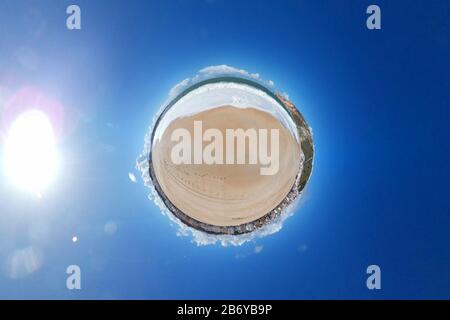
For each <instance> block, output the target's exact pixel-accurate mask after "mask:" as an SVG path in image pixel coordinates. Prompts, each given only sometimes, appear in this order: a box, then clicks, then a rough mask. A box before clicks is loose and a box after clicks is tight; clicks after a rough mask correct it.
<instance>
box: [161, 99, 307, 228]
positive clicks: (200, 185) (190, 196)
mask: <svg viewBox="0 0 450 320" xmlns="http://www.w3.org/2000/svg"><path fill="white" fill-rule="evenodd" d="M194 121H202V123H203V129H204V130H207V129H209V128H216V129H219V130H220V131H221V132H222V133H223V135H224V136H225V130H226V129H237V128H242V129H244V130H247V129H250V128H255V129H268V130H269V131H270V129H278V130H279V170H278V172H277V173H276V174H274V175H261V174H260V167H261V166H262V165H261V164H259V163H258V164H247V163H246V164H211V165H209V164H179V165H175V164H174V163H173V161H172V160H171V151H172V148H173V147H174V145H176V144H177V142H174V141H171V134H172V132H173V131H174V130H175V129H177V128H185V129H187V130H189V132H191V133H192V136H193V130H194V129H193V128H194ZM203 143H204V145H205V146H206V145H207V144H208V142H203ZM223 152H224V154H225V149H224V150H223ZM300 154H301V151H300V146H299V144H298V143H297V141H296V140H295V138H294V137H293V136H292V135H291V133H290V132H289V131H288V130H287V129H286V128H285V127H284V126H283V125H282V124H281V123H280V122H279V121H278V120H277V119H276V118H275V117H274V116H272V115H271V114H269V113H267V112H264V111H260V110H258V109H255V108H245V109H243V108H236V107H232V106H220V107H216V108H213V109H209V110H206V111H202V112H199V113H197V114H194V115H191V116H187V117H182V118H178V119H175V120H174V121H172V122H171V123H170V124H169V125H168V127H167V128H166V129H165V131H164V133H163V134H162V136H161V139H160V140H159V141H157V142H156V143H155V145H154V146H153V150H152V162H153V165H154V171H155V175H156V177H157V179H158V182H159V184H160V186H161V188H162V190H163V191H164V193H165V195H166V196H167V197H168V199H169V200H170V201H171V202H172V203H173V204H174V205H175V206H176V207H177V208H178V209H180V210H181V211H183V212H184V213H185V214H187V215H189V216H191V217H192V218H194V219H196V220H198V221H200V222H203V223H207V224H211V225H216V226H236V225H240V224H243V223H248V222H252V221H254V220H256V219H258V218H260V217H262V216H264V215H265V214H267V213H268V212H269V211H270V210H272V209H273V208H275V207H276V206H277V205H278V204H279V203H280V202H281V201H282V200H283V199H284V198H285V196H286V195H287V194H288V192H289V191H290V190H291V188H292V186H293V184H294V182H295V178H296V175H297V173H298V172H299V167H300V160H301V157H300ZM247 157H248V154H247Z"/></svg>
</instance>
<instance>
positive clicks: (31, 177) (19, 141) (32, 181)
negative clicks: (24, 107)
mask: <svg viewBox="0 0 450 320" xmlns="http://www.w3.org/2000/svg"><path fill="white" fill-rule="evenodd" d="M4 151H5V152H4V156H5V158H4V169H5V173H6V175H7V176H8V178H9V180H10V181H11V182H12V183H14V184H15V185H16V186H18V187H20V188H22V189H24V190H26V191H30V192H32V193H35V194H37V195H40V194H41V193H42V192H43V191H44V190H45V189H46V188H47V187H48V186H49V184H50V183H51V182H52V180H53V179H54V178H55V176H56V173H57V171H58V165H59V159H58V154H57V150H56V144H55V136H54V132H53V128H52V124H51V122H50V120H49V119H48V117H47V116H46V115H45V113H43V112H42V111H39V110H30V111H27V112H24V113H22V114H20V115H19V116H18V117H17V118H16V119H15V120H14V122H13V123H12V124H11V127H10V129H9V132H8V135H7V137H6V142H5V149H4Z"/></svg>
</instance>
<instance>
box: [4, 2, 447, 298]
mask: <svg viewBox="0 0 450 320" xmlns="http://www.w3.org/2000/svg"><path fill="white" fill-rule="evenodd" d="M72 2H73V3H76V4H78V5H79V6H80V7H81V12H82V29H81V30H78V31H69V30H67V29H66V25H65V20H66V17H67V15H66V14H65V10H66V7H67V6H68V5H69V4H72ZM72 2H68V1H23V0H20V1H2V3H1V4H0V115H1V116H2V117H3V116H4V115H5V110H6V105H7V101H8V99H9V98H10V97H11V96H14V95H15V94H16V95H17V94H20V92H22V93H23V92H24V91H23V90H32V92H39V94H40V95H41V96H44V97H46V101H53V102H55V101H56V102H57V104H58V105H60V106H61V110H63V115H64V122H63V125H62V129H61V133H60V134H59V136H58V137H59V140H58V149H59V152H60V154H61V158H62V165H63V169H64V170H62V172H61V173H60V174H59V176H58V177H57V179H56V181H55V182H54V184H53V185H52V187H51V188H50V189H49V190H48V192H47V193H46V194H45V195H44V196H43V198H42V199H37V198H36V197H33V196H30V195H29V194H26V193H23V192H21V191H20V190H17V189H16V188H12V187H11V186H10V184H9V183H8V181H6V179H4V178H3V175H2V179H1V180H0V266H1V268H0V298H68V299H81V298H87V299H95V298H100V299H108V298H122V299H127V298H137V299H153V298H157V299H160V298H177V299H178V298H192V299H195V298H202V299H213V298H234V299H246V298H248V299H250V298H252V299H259V298H273V299H281V298H285V299H296V298H308V299H320V298H338V299H344V298H368V299H374V298H450V273H449V271H448V270H449V264H450V251H449V249H448V247H449V245H450V234H449V227H450V201H449V196H448V195H449V191H450V184H449V181H450V168H449V164H448V159H449V155H450V149H449V143H448V141H449V138H450V132H449V122H450V121H449V120H450V109H449V104H450V94H449V91H450V90H449V87H450V72H449V71H450V59H449V55H450V40H449V39H450V20H449V14H448V12H449V9H450V8H449V4H448V1H433V2H429V1H395V2H394V1H370V2H369V1H349V0H348V1H347V0H346V1H279V2H274V1H273V2H271V1H219V0H216V1H213V0H211V1H99V0H97V1H72ZM372 3H376V4H378V5H379V6H380V8H381V11H382V30H377V31H369V30H367V28H366V27H365V21H366V17H367V15H366V14H365V11H366V8H367V6H368V5H369V4H372ZM217 64H227V65H231V66H234V67H238V68H243V69H246V70H248V71H250V72H257V73H260V74H261V76H262V77H264V78H265V79H271V80H273V81H274V82H275V85H276V87H277V88H279V89H280V90H282V91H285V92H287V93H288V94H289V97H290V98H291V99H292V101H293V102H294V103H295V104H296V105H297V106H298V107H299V108H300V110H301V112H302V113H303V115H304V116H305V118H306V119H307V121H308V123H309V124H310V126H311V127H312V128H313V131H314V142H315V146H316V158H315V167H314V172H313V175H312V178H311V180H310V183H309V185H308V187H307V190H306V192H305V195H304V196H305V201H304V204H303V205H302V206H301V207H300V208H298V210H297V211H296V213H295V215H294V216H293V217H291V218H289V219H288V220H287V222H286V223H285V224H284V227H283V229H282V230H281V231H280V232H278V233H276V234H274V235H272V236H269V237H266V238H263V239H257V240H255V241H254V242H250V243H247V244H245V245H243V246H240V247H227V248H223V247H221V246H205V247H197V246H196V245H195V244H193V243H192V242H191V239H189V238H188V237H178V236H177V235H176V232H177V229H176V227H175V226H172V225H171V224H170V223H169V221H168V219H167V218H166V217H164V216H162V215H161V214H160V213H159V209H157V207H156V206H155V205H154V204H153V203H152V202H150V201H149V200H148V199H147V192H148V190H147V189H146V188H145V187H144V186H143V184H142V183H141V181H140V180H139V179H138V182H137V183H132V182H131V181H130V180H129V178H128V173H129V172H133V173H135V174H136V175H137V174H138V173H137V172H136V171H135V170H134V164H135V160H136V157H137V156H138V155H139V153H140V152H141V150H142V147H143V138H144V135H145V133H146V131H147V127H148V125H149V123H150V121H151V118H152V116H153V115H154V113H155V112H156V110H157V109H158V107H159V106H160V104H161V103H162V102H163V101H164V100H165V98H166V95H167V93H168V91H169V90H170V88H171V87H172V86H173V85H175V84H176V83H178V82H179V81H181V80H182V79H184V78H186V77H190V76H192V75H194V74H195V73H196V71H197V70H199V69H201V68H203V67H206V66H210V65H217ZM24 88H25V89H24ZM30 88H32V89H30ZM21 90H22V91H21ZM25 92H30V91H25ZM31 96H33V95H32V94H31ZM56 102H55V103H56ZM2 143H3V142H2ZM0 155H1V154H0ZM2 174H3V173H2ZM108 223H109V226H111V225H114V226H115V227H116V230H114V231H115V232H109V233H108V232H105V224H108ZM113 229H114V228H113ZM110 231H111V230H110ZM74 235H76V236H77V237H78V241H77V242H72V237H73V236H74ZM27 248H28V249H27ZM30 248H31V249H30ZM20 250H22V251H20ZM23 250H25V251H23ZM17 252H25V255H31V256H32V258H33V259H34V260H33V259H32V260H33V261H35V260H36V261H35V262H36V263H35V264H32V266H31V267H30V268H28V269H27V268H25V271H23V272H19V275H20V276H16V277H13V276H12V274H15V273H12V270H11V269H12V268H14V266H12V265H11V259H12V258H11V257H14V255H15V254H16V256H17ZM30 252H31V253H30ZM22 260H23V259H22ZM22 260H21V259H19V261H22ZM26 261H28V260H26ZM22 262H23V261H22ZM22 262H20V263H22ZM20 263H19V265H20ZM71 264H76V265H79V266H80V267H81V270H82V289H81V290H79V291H77V290H74V291H70V290H68V289H67V288H66V286H65V284H66V278H67V275H66V273H65V270H66V268H67V266H69V265H71ZM371 264H377V265H379V266H380V267H381V271H382V289H381V290H379V291H369V290H368V289H367V288H366V277H367V275H366V268H367V266H368V265H371ZM15 268H20V266H19V267H17V266H15Z"/></svg>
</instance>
